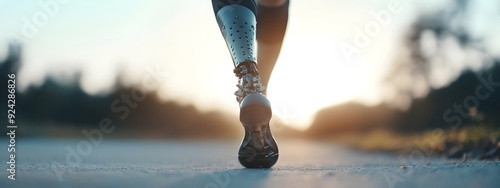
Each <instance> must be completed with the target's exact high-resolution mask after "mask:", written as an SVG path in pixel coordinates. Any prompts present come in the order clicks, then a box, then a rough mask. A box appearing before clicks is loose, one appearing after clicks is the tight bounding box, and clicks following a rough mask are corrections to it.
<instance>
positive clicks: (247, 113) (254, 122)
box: [238, 105, 279, 168]
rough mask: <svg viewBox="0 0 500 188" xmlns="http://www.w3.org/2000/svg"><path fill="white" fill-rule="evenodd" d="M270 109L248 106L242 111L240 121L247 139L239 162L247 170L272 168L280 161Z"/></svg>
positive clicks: (241, 150)
mask: <svg viewBox="0 0 500 188" xmlns="http://www.w3.org/2000/svg"><path fill="white" fill-rule="evenodd" d="M271 117H272V112H271V110H270V108H269V107H265V106H262V105H248V106H246V107H244V108H242V109H241V111H240V121H241V123H242V124H243V127H244V128H245V137H244V138H243V141H242V143H241V146H240V150H239V152H238V160H239V161H240V163H241V165H243V166H244V167H246V168H270V167H272V166H273V165H274V164H276V162H277V161H278V157H279V152H278V145H277V144H276V141H275V140H274V138H273V136H272V134H271V129H270V127H269V121H270V120H271Z"/></svg>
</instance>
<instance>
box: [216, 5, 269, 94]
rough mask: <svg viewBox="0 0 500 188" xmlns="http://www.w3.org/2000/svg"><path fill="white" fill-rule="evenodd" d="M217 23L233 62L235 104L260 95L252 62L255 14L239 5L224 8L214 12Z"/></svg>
mask: <svg viewBox="0 0 500 188" xmlns="http://www.w3.org/2000/svg"><path fill="white" fill-rule="evenodd" d="M216 17H217V22H218V24H219V27H220V30H221V32H222V35H223V36H224V39H225V40H226V44H227V47H228V49H229V51H230V53H231V56H232V58H233V63H234V66H235V67H236V68H235V69H234V73H235V74H236V76H237V77H238V78H239V81H238V85H236V86H237V87H238V91H236V92H235V95H236V100H237V101H238V102H241V100H243V98H245V96H246V95H248V94H250V93H255V92H259V93H264V91H265V87H264V86H263V85H262V83H261V81H260V76H259V72H258V70H257V62H256V56H255V52H256V50H255V49H256V46H255V44H256V42H255V41H256V39H255V37H256V35H255V31H256V24H257V21H256V18H255V14H254V13H253V12H252V11H251V10H250V9H248V8H246V7H244V6H241V5H228V6H225V7H223V8H222V9H220V10H219V12H217V16H216Z"/></svg>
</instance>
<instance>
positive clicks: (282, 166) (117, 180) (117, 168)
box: [0, 138, 500, 188]
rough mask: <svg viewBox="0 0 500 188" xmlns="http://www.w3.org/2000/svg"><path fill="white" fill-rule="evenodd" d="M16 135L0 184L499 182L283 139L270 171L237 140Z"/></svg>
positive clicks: (469, 165)
mask: <svg viewBox="0 0 500 188" xmlns="http://www.w3.org/2000/svg"><path fill="white" fill-rule="evenodd" d="M94 141H95V142H92V140H88V139H22V138H20V139H18V141H17V142H16V171H15V174H16V175H15V179H16V180H15V181H14V180H11V179H9V178H8V177H7V176H8V175H10V172H9V171H8V170H7V169H8V168H9V165H8V164H7V163H8V162H9V160H10V159H9V156H8V152H7V145H8V144H7V143H8V140H6V139H1V142H0V144H3V145H5V147H3V146H2V147H0V148H3V149H2V151H0V157H1V159H0V161H1V164H0V168H1V169H2V170H1V171H0V187H2V188H7V187H51V188H52V187H55V188H56V187H71V188H74V187H122V188H127V187H141V188H145V187H204V188H209V187H210V188H212V187H405V188H406V187H426V188H429V187H500V162H498V161H465V162H464V161H462V160H448V159H442V158H433V157H428V156H426V155H425V153H422V152H421V151H414V152H413V154H412V155H410V156H398V155H394V154H389V153H373V152H372V153H367V152H362V151H357V150H354V149H350V148H345V147H340V146H337V145H334V144H331V143H323V142H314V141H302V140H278V144H279V146H280V159H279V161H278V163H277V164H276V165H275V166H274V167H273V168H271V169H245V168H243V167H242V166H241V165H240V164H239V163H238V161H237V156H236V154H237V150H238V147H239V141H227V140H225V141H214V140H198V141H182V140H176V141H142V140H117V139H103V140H101V141H100V142H98V141H99V140H97V141H96V140H94Z"/></svg>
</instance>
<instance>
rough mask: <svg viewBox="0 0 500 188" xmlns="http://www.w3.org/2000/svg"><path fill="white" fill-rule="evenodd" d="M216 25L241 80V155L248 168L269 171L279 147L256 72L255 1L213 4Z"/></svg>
mask: <svg viewBox="0 0 500 188" xmlns="http://www.w3.org/2000/svg"><path fill="white" fill-rule="evenodd" d="M212 4H213V6H214V11H215V15H216V18H217V23H218V24H219V28H220V30H221V32H222V36H223V37H224V40H225V41H226V44H227V47H228V49H229V52H230V54H231V57H232V60H233V63H234V66H235V69H234V73H235V74H236V76H237V77H238V78H239V82H238V85H237V86H238V91H237V92H236V93H235V95H236V99H237V100H238V102H239V103H240V121H241V123H242V124H243V127H244V128H245V138H244V139H243V142H242V144H241V146H240V151H239V152H238V155H239V156H238V159H239V161H240V163H241V164H242V165H243V166H245V167H249V168H269V167H271V166H273V165H274V164H275V163H276V161H277V160H278V147H277V145H276V142H275V141H274V138H273V137H272V135H271V131H270V129H269V121H270V120H271V116H272V112H271V104H270V102H269V100H267V98H266V97H265V96H264V95H263V94H262V93H263V92H264V90H265V87H264V85H262V83H261V80H260V75H259V71H258V70H257V58H256V50H255V49H256V45H257V40H256V32H257V31H256V28H257V20H256V13H257V10H256V9H257V5H256V3H255V1H254V0H212Z"/></svg>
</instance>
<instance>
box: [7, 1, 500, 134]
mask: <svg viewBox="0 0 500 188" xmlns="http://www.w3.org/2000/svg"><path fill="white" fill-rule="evenodd" d="M391 2H398V3H400V4H401V10H400V11H399V12H391V11H390V10H391V9H390V8H389V7H390V6H389V5H388V4H390V3H391ZM449 2H450V0H443V1H432V0H423V1H409V0H377V1H370V0H307V1H305V0H303V1H301V0H294V1H291V5H290V17H289V24H288V30H287V33H286V36H285V41H284V44H283V48H282V52H281V55H280V58H279V60H278V62H277V65H276V67H275V71H274V73H273V75H272V77H271V81H270V83H269V86H268V97H269V98H270V100H271V102H272V105H273V111H274V114H275V115H276V116H275V117H277V118H280V119H282V120H285V121H289V122H291V124H292V125H293V126H295V128H298V129H305V128H307V126H308V125H309V124H310V122H311V120H312V118H313V116H314V113H315V112H317V111H318V110H319V109H321V108H324V107H327V106H331V105H335V104H341V103H345V102H349V101H355V102H359V103H362V104H365V105H376V104H379V103H381V102H384V101H388V100H391V98H393V97H392V95H391V93H394V92H393V91H392V90H391V89H390V88H385V87H382V85H381V84H382V82H383V79H384V77H385V76H387V74H388V72H389V71H390V70H391V67H393V66H394V63H395V62H394V61H391V60H393V59H394V57H395V56H397V55H399V54H396V53H398V52H400V51H399V50H398V49H399V48H400V47H401V46H400V45H401V41H402V39H403V37H404V34H405V32H406V31H407V30H408V28H409V26H410V25H411V24H412V21H414V20H415V19H416V17H417V15H419V14H422V13H426V12H432V11H435V10H438V9H441V8H443V7H445V6H448V5H449V4H448V3H449ZM498 5H499V3H497V2H496V1H494V0H484V1H473V5H472V9H471V11H469V12H468V13H467V15H466V17H465V18H466V19H467V21H466V22H467V24H468V27H469V28H470V31H471V33H472V34H473V35H474V36H480V37H483V38H485V39H487V40H486V41H487V42H486V45H487V47H488V49H491V50H492V53H493V54H500V52H499V49H500V37H498V36H495V35H496V34H497V33H499V32H500V26H499V25H498V24H491V23H490V22H488V21H487V20H489V19H488V18H491V17H494V16H496V17H498V13H499V12H500V11H499V8H498V7H500V6H498ZM381 11H382V12H383V11H386V12H388V13H389V15H390V18H391V19H390V21H388V22H387V23H385V24H382V23H381V22H377V18H375V17H374V16H373V13H380V12H381ZM0 18H2V19H1V20H0V59H3V58H5V56H6V53H7V43H8V41H9V39H12V38H17V39H21V41H22V43H23V47H24V48H23V50H24V51H23V66H22V68H21V71H20V73H19V76H18V78H19V79H18V82H19V83H18V87H19V88H20V90H21V91H23V90H26V88H28V87H30V86H35V87H36V86H39V85H40V84H42V83H43V81H44V80H45V79H46V78H47V77H49V76H50V77H54V78H57V79H58V80H59V81H60V82H61V83H63V84H64V83H72V82H77V83H78V84H79V85H80V86H81V87H82V88H83V90H84V91H85V92H87V93H89V94H92V95H99V94H105V93H108V92H110V91H111V90H112V89H113V86H114V85H115V84H116V83H117V80H116V77H117V76H118V75H119V74H123V75H124V76H122V77H120V79H121V80H120V82H122V83H124V84H126V85H137V84H141V80H142V79H143V78H144V77H145V76H146V75H147V74H148V73H147V70H148V69H149V70H151V69H158V70H161V71H162V72H165V73H166V74H165V75H167V76H165V77H164V78H163V80H162V84H161V86H160V87H159V88H158V96H160V98H162V99H164V100H175V101H177V102H180V103H182V104H185V105H189V104H195V105H196V106H197V107H198V108H199V109H200V110H202V111H209V110H223V111H226V112H230V113H234V114H237V112H238V105H237V103H236V99H235V96H234V95H233V93H234V91H235V90H236V87H235V85H236V83H237V79H236V77H234V74H233V72H232V69H233V65H232V61H231V58H230V56H229V53H228V51H227V47H226V45H225V42H224V41H223V38H222V36H221V34H220V31H219V29H218V26H217V24H216V21H215V18H214V15H213V10H212V6H211V1H208V0H190V1H161V0H151V1H135V0H123V1H122V0H121V1H118V0H109V1H76V0H66V1H63V0H61V1H56V0H25V1H1V2H0ZM373 23H375V24H378V26H379V29H378V30H371V31H373V33H372V36H370V37H369V42H367V43H365V44H363V45H362V46H359V45H358V46H357V45H356V44H355V42H354V39H353V38H355V37H356V35H357V32H358V31H359V30H361V31H362V32H366V31H365V28H366V27H372V29H374V27H376V26H373V25H371V26H370V24H373ZM375 31H376V32H375ZM427 38H429V39H428V40H427V41H431V42H430V43H429V44H427V45H428V46H431V47H432V46H433V43H432V41H433V38H432V34H431V35H430V36H429V37H427ZM451 43H453V42H451ZM347 47H354V48H355V49H357V51H356V53H353V54H351V55H346V53H345V51H344V52H343V51H342V49H344V50H345V49H346V48H347ZM431 47H429V48H431ZM349 49H352V48H349ZM460 52H461V51H460V50H458V51H456V52H454V53H460ZM461 64H466V63H465V62H464V63H461ZM464 67H467V66H465V65H464V66H459V68H457V70H455V71H454V74H450V75H449V76H447V77H446V78H442V79H441V80H444V81H443V82H444V84H437V85H436V87H442V86H444V85H446V83H449V82H451V81H453V78H454V77H456V76H457V74H458V73H459V72H460V70H461V69H464ZM78 72H81V73H82V78H81V80H74V79H75V75H76V73H78ZM436 80H439V79H438V78H436ZM431 87H432V84H431V86H427V85H426V86H423V87H422V88H423V89H420V90H421V93H423V94H422V95H424V94H425V93H426V92H425V91H428V90H429V88H431Z"/></svg>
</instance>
